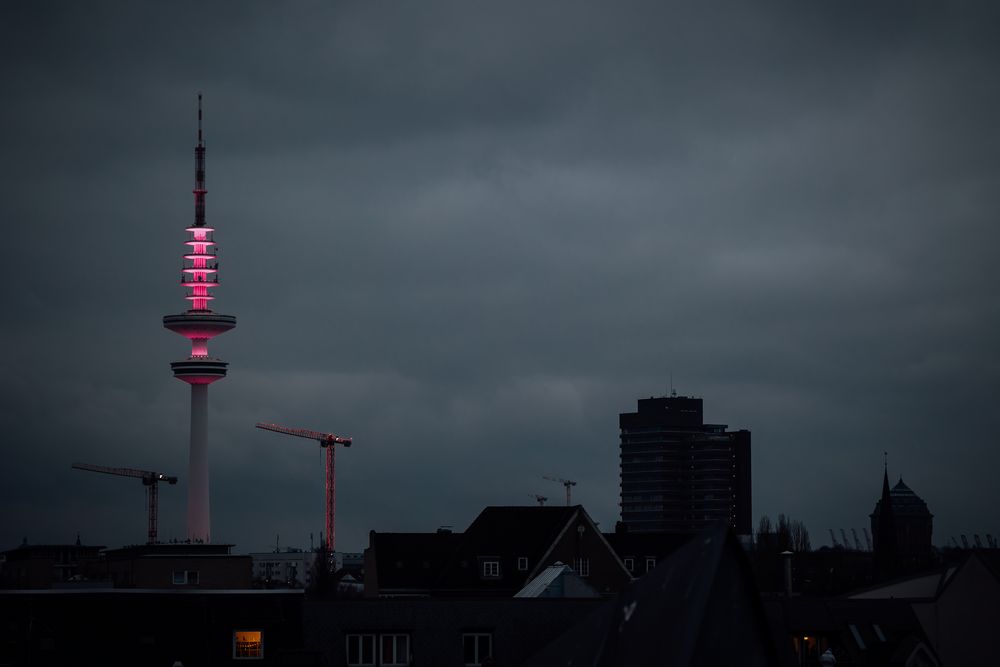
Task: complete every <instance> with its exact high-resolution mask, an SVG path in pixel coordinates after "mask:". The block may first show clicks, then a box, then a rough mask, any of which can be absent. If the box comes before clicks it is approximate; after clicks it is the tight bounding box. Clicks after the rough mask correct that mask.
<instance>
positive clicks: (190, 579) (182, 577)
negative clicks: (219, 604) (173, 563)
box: [171, 570, 199, 586]
mask: <svg viewBox="0 0 1000 667" xmlns="http://www.w3.org/2000/svg"><path fill="white" fill-rule="evenodd" d="M198 579H199V577H198V570H174V574H173V578H172V580H171V581H172V582H173V584H174V586H185V585H197V584H198Z"/></svg>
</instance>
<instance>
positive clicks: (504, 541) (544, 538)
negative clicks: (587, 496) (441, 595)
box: [438, 505, 582, 594]
mask: <svg viewBox="0 0 1000 667" xmlns="http://www.w3.org/2000/svg"><path fill="white" fill-rule="evenodd" d="M581 509H582V508H581V507H580V506H579V505H573V506H570V507H539V506H514V507H487V508H485V509H484V510H483V511H482V512H480V514H479V516H478V517H476V519H475V521H473V522H472V525H470V526H469V529H468V530H466V531H465V533H464V534H463V535H462V538H463V539H462V540H461V542H460V543H459V546H458V549H456V551H455V553H454V555H453V557H452V561H451V563H450V564H449V566H448V568H447V569H446V570H445V571H444V572H443V574H442V577H441V579H440V581H439V582H438V583H439V587H440V588H442V589H445V590H461V589H468V588H477V589H480V590H485V591H491V590H492V591H497V592H499V591H509V592H510V593H511V594H513V593H514V592H516V591H518V590H520V589H521V588H522V587H523V586H524V584H525V583H526V582H527V581H528V578H529V577H530V576H532V575H533V574H535V573H536V571H537V570H539V566H540V565H541V561H542V559H543V558H544V557H545V555H546V553H548V551H549V549H550V547H551V546H552V544H553V543H554V542H555V541H556V539H557V538H558V537H559V535H560V534H561V533H562V532H563V530H564V529H565V528H566V526H568V525H569V524H570V522H572V521H573V519H574V518H575V517H576V515H577V513H578V512H579V511H581ZM518 558H527V559H528V569H527V570H526V571H525V570H518V569H517V568H516V567H512V566H511V565H512V564H514V563H516V562H517V559H518ZM484 560H498V561H500V562H501V563H502V564H506V567H501V568H500V575H499V576H498V577H496V578H489V579H484V578H483V577H481V570H482V565H481V563H482V561H484Z"/></svg>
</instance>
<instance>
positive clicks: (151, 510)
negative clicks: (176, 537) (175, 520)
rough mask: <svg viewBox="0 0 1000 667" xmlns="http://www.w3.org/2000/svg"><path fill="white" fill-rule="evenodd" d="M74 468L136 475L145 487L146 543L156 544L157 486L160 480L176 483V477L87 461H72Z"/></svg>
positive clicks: (126, 475) (120, 474)
mask: <svg viewBox="0 0 1000 667" xmlns="http://www.w3.org/2000/svg"><path fill="white" fill-rule="evenodd" d="M73 468H75V469H76V470H89V471H90V472H103V473H106V474H108V475H118V476H119V477H138V478H139V479H141V480H142V484H143V486H145V487H146V500H147V514H148V520H149V526H148V530H147V533H146V544H156V506H157V496H158V491H157V489H158V486H159V483H160V482H166V483H167V484H176V483H177V478H176V477H174V476H172V475H164V474H163V473H159V472H153V471H152V470H136V469H134V468H109V467H107V466H95V465H91V464H89V463H74V464H73Z"/></svg>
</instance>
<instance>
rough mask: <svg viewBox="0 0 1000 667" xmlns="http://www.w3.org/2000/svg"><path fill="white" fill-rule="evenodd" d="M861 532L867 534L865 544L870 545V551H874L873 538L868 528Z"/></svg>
mask: <svg viewBox="0 0 1000 667" xmlns="http://www.w3.org/2000/svg"><path fill="white" fill-rule="evenodd" d="M861 530H862V531H864V533H865V544H867V545H868V551H871V550H872V536H871V535H870V534H869V533H868V529H867V528H862V529H861Z"/></svg>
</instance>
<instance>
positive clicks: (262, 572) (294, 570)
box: [250, 549, 318, 588]
mask: <svg viewBox="0 0 1000 667" xmlns="http://www.w3.org/2000/svg"><path fill="white" fill-rule="evenodd" d="M317 555H318V552H316V551H303V550H302V549H286V550H285V551H272V552H268V553H251V554H250V558H252V559H253V585H254V586H255V587H258V588H309V587H310V586H312V583H313V571H314V568H315V564H316V557H317Z"/></svg>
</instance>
